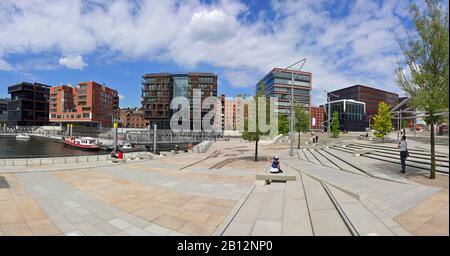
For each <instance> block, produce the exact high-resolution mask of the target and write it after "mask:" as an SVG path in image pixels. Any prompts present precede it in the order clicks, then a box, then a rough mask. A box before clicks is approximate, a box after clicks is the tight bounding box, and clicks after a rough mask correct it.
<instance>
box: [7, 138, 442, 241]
mask: <svg viewBox="0 0 450 256" xmlns="http://www.w3.org/2000/svg"><path fill="white" fill-rule="evenodd" d="M253 149H254V144H253V143H246V142H241V141H239V140H231V141H227V142H224V141H218V142H216V143H213V145H212V147H211V148H210V149H209V150H208V152H206V153H181V154H178V155H175V156H166V157H160V158H158V157H155V159H153V160H129V161H128V162H127V163H126V164H112V163H109V162H108V161H98V162H97V161H96V162H81V163H68V164H51V165H31V166H14V167H13V166H0V176H2V177H4V178H5V180H6V181H7V183H8V184H9V187H7V188H0V224H1V230H0V235H363V236H364V235H448V175H441V174H439V175H438V179H437V180H436V181H430V180H427V179H426V178H424V176H423V175H424V173H423V172H420V171H419V170H415V171H414V172H411V173H410V174H409V175H406V176H405V175H400V174H399V173H398V167H397V166H395V165H394V164H386V163H381V162H380V163H377V162H375V160H373V162H371V164H370V171H371V173H376V172H377V169H379V172H380V173H381V174H380V175H381V176H382V177H381V178H380V177H378V175H373V176H369V175H363V174H357V173H352V172H348V171H342V170H340V169H338V168H332V167H330V166H326V165H323V164H319V163H314V162H312V161H308V160H307V159H302V158H301V157H299V154H297V155H296V156H295V157H294V158H290V157H289V156H288V152H289V151H288V150H289V149H288V147H287V145H285V144H276V145H263V146H260V159H261V161H259V162H254V161H252V159H253ZM302 150H303V149H302ZM296 153H297V152H296ZM274 154H277V155H279V156H280V158H281V163H282V167H284V171H285V173H286V174H288V175H295V176H296V177H297V180H296V181H293V182H291V181H289V182H287V183H277V182H273V183H271V184H270V185H265V186H264V185H261V184H260V183H257V182H255V175H256V174H261V173H264V171H265V168H266V166H267V163H268V161H267V158H269V157H272V156H273V155H274ZM342 157H347V158H350V159H353V161H355V162H358V161H360V162H361V163H362V164H361V165H360V166H362V168H367V169H368V167H369V165H368V164H364V162H365V160H364V161H362V160H361V159H363V158H357V157H353V156H351V155H347V156H344V155H342ZM445 214H446V215H445Z"/></svg>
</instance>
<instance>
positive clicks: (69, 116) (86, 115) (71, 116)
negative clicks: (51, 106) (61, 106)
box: [50, 113, 91, 119]
mask: <svg viewBox="0 0 450 256" xmlns="http://www.w3.org/2000/svg"><path fill="white" fill-rule="evenodd" d="M90 117H91V113H83V118H90ZM50 118H54V119H74V118H77V119H79V118H81V114H77V115H56V114H50Z"/></svg>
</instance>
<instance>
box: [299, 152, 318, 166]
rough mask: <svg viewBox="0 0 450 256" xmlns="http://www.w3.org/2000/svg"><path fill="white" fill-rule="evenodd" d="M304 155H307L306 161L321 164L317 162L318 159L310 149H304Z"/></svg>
mask: <svg viewBox="0 0 450 256" xmlns="http://www.w3.org/2000/svg"><path fill="white" fill-rule="evenodd" d="M303 153H305V156H306V159H308V161H310V162H312V163H315V164H320V163H319V161H317V159H316V158H315V157H314V156H313V155H312V154H311V152H310V151H309V150H308V149H304V150H303Z"/></svg>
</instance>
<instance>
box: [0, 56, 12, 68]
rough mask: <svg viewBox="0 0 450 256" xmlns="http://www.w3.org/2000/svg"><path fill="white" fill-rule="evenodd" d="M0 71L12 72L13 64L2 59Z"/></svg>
mask: <svg viewBox="0 0 450 256" xmlns="http://www.w3.org/2000/svg"><path fill="white" fill-rule="evenodd" d="M0 70H3V71H12V70H14V68H13V67H12V66H11V64H9V63H8V62H6V61H5V60H4V59H2V58H0Z"/></svg>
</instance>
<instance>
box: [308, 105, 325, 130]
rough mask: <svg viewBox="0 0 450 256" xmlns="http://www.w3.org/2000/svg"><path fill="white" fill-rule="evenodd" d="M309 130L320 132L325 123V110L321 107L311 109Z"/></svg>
mask: <svg viewBox="0 0 450 256" xmlns="http://www.w3.org/2000/svg"><path fill="white" fill-rule="evenodd" d="M310 114H311V130H322V129H323V122H324V121H325V109H324V108H323V107H311V111H310Z"/></svg>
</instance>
